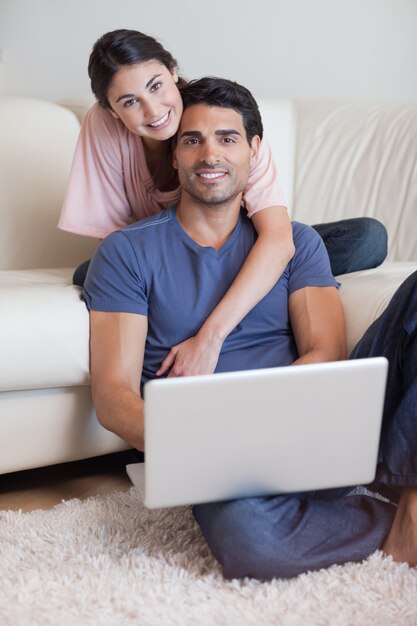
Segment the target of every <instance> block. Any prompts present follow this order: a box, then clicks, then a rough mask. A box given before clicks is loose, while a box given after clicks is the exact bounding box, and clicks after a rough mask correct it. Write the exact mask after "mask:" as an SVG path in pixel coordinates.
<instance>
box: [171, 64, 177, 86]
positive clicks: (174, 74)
mask: <svg viewBox="0 0 417 626" xmlns="http://www.w3.org/2000/svg"><path fill="white" fill-rule="evenodd" d="M170 71H171V74H172V78H173V79H174V83H177V82H178V73H177V68H176V67H174V69H172V70H170Z"/></svg>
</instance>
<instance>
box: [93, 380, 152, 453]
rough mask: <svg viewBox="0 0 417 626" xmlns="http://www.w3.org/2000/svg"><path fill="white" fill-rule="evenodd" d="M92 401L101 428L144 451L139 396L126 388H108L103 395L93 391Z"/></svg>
mask: <svg viewBox="0 0 417 626" xmlns="http://www.w3.org/2000/svg"><path fill="white" fill-rule="evenodd" d="M93 401H94V406H95V409H96V413H97V418H98V420H99V422H100V424H101V425H102V426H104V428H106V429H107V430H110V431H112V432H113V433H115V434H116V435H118V436H119V437H120V438H121V439H123V440H124V441H126V443H128V444H129V445H131V446H133V447H134V448H137V449H138V450H143V449H144V430H143V407H144V403H143V400H142V398H141V397H140V395H139V394H137V393H135V392H134V391H132V390H131V389H129V388H128V387H121V386H119V385H114V386H108V387H106V391H105V393H103V394H100V393H98V392H95V391H94V386H93Z"/></svg>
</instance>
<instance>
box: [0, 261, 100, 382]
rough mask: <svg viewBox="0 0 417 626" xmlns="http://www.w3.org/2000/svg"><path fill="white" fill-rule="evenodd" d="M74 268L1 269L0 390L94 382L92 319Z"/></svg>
mask: <svg viewBox="0 0 417 626" xmlns="http://www.w3.org/2000/svg"><path fill="white" fill-rule="evenodd" d="M72 271H73V270H72V269H56V270H20V271H1V272H0V320H1V324H0V345H1V363H2V366H1V368H0V391H11V390H18V389H41V388H53V387H67V386H74V385H87V384H89V320H88V312H87V309H86V307H85V304H84V302H83V301H82V300H81V299H80V289H79V288H78V287H74V286H73V285H72V284H71V275H72Z"/></svg>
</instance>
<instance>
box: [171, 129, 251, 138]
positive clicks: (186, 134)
mask: <svg viewBox="0 0 417 626" xmlns="http://www.w3.org/2000/svg"><path fill="white" fill-rule="evenodd" d="M214 134H215V135H219V136H221V137H222V136H223V135H239V137H241V134H240V132H239V131H238V130H235V129H234V128H225V129H222V130H216V131H215V133H214ZM202 136H203V134H202V133H201V132H200V131H199V130H185V131H184V132H183V133H181V135H180V139H182V137H202Z"/></svg>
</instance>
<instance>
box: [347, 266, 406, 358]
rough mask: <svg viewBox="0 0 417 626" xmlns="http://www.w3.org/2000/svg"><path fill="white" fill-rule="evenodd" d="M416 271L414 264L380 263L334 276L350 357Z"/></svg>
mask: <svg viewBox="0 0 417 626" xmlns="http://www.w3.org/2000/svg"><path fill="white" fill-rule="evenodd" d="M416 270H417V262H409V263H399V262H398V263H397V262H392V263H384V264H383V265H381V266H380V267H377V268H375V269H372V270H365V271H362V272H353V273H351V274H344V275H343V276H338V277H337V280H338V281H339V282H340V283H341V288H340V290H339V293H340V297H341V299H342V303H343V308H344V311H345V319H346V339H347V349H348V352H349V353H350V352H351V350H352V349H353V348H354V346H355V345H356V344H357V342H358V341H359V339H361V337H362V335H363V334H364V332H365V331H366V329H367V328H368V327H369V326H370V325H371V324H372V322H373V321H374V320H376V319H377V317H379V316H380V315H381V313H383V311H384V310H385V308H386V307H387V305H388V303H389V301H390V300H391V298H392V296H393V295H394V293H395V291H396V290H397V289H398V287H399V286H400V285H401V283H402V282H403V281H404V280H405V279H406V278H407V277H408V276H409V275H410V274H412V273H413V272H414V271H416Z"/></svg>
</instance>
